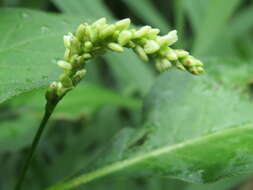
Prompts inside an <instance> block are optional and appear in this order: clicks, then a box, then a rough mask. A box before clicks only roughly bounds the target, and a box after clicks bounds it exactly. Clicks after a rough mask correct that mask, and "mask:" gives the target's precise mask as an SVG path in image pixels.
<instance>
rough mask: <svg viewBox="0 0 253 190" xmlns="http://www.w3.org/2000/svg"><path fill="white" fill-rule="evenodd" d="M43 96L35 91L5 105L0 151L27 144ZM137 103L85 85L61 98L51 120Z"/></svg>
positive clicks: (0, 125) (0, 124)
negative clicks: (108, 106) (107, 106)
mask: <svg viewBox="0 0 253 190" xmlns="http://www.w3.org/2000/svg"><path fill="white" fill-rule="evenodd" d="M44 93H45V92H44V90H39V91H38V90H37V91H33V92H30V93H27V94H24V95H22V96H19V97H17V98H15V99H13V100H12V101H10V102H8V109H7V108H4V109H5V111H2V112H0V113H1V116H2V117H1V118H0V131H1V133H0V152H1V151H17V150H19V149H21V148H23V147H25V146H27V145H28V144H30V143H31V140H32V138H33V135H34V133H35V130H37V127H38V124H39V123H38V122H39V121H40V119H41V118H42V114H43V110H44V105H45V98H44ZM94 94H95V95H94ZM141 104H142V103H141V101H140V100H137V99H133V98H129V97H125V96H122V95H120V94H118V93H116V92H114V91H112V90H109V89H105V88H103V87H100V86H98V85H94V84H87V83H86V84H85V85H80V86H79V87H78V88H77V89H76V90H74V91H73V92H71V93H70V94H69V95H68V96H66V97H65V98H64V100H63V101H62V103H61V104H60V105H59V107H58V108H57V109H56V113H55V114H53V116H52V119H53V120H56V119H63V120H68V119H70V120H74V119H76V118H79V117H80V116H86V117H90V116H91V114H94V113H95V111H97V110H98V109H99V108H101V107H103V106H105V105H110V106H111V107H112V106H113V105H114V106H115V107H116V108H118V107H123V108H129V109H138V108H140V107H141ZM103 121H104V120H103Z"/></svg>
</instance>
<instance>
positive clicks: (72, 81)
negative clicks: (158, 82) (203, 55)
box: [47, 18, 204, 99]
mask: <svg viewBox="0 0 253 190" xmlns="http://www.w3.org/2000/svg"><path fill="white" fill-rule="evenodd" d="M130 23H131V21H130V19H123V20H120V21H118V22H116V23H115V24H107V21H106V19H105V18H101V19H99V20H97V21H96V22H94V23H93V24H91V25H89V24H88V23H84V24H81V25H79V27H78V28H77V30H76V31H75V33H69V34H68V35H65V36H64V45H65V48H66V51H65V55H64V59H63V60H61V61H58V65H59V67H61V68H62V69H63V70H64V73H63V74H62V75H61V76H60V79H59V82H53V83H52V84H51V85H50V88H49V90H48V93H47V98H48V99H51V98H52V97H53V96H58V97H62V96H63V95H64V94H65V93H66V92H67V91H69V90H71V89H72V88H73V87H74V86H76V85H77V84H78V83H79V82H80V80H81V79H82V78H83V77H84V75H85V73H86V70H85V69H84V68H85V63H86V62H87V60H89V59H91V58H93V57H95V56H97V55H100V54H103V53H105V52H106V51H107V50H111V51H115V52H123V51H124V48H131V49H133V50H134V52H135V53H136V54H137V55H138V56H139V57H140V58H141V59H142V60H143V61H145V62H147V61H149V60H151V61H152V62H154V63H155V67H156V68H157V70H158V71H160V72H164V71H167V70H169V69H170V68H172V67H176V68H178V69H180V70H184V71H189V72H190V73H192V74H200V73H202V72H204V70H203V68H202V66H203V64H202V63H201V61H199V60H197V59H196V58H194V57H193V56H191V55H189V53H188V52H187V51H184V50H179V49H172V48H171V47H170V46H171V45H173V44H174V43H175V42H176V41H177V40H178V37H177V32H176V31H175V30H174V31H171V32H169V33H168V34H167V35H164V36H161V35H159V33H160V30H159V29H157V28H151V27H150V26H144V27H142V28H140V29H129V26H130Z"/></svg>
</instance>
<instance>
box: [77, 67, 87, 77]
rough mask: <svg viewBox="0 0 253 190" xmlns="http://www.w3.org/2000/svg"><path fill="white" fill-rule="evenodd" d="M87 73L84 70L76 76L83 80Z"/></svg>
mask: <svg viewBox="0 0 253 190" xmlns="http://www.w3.org/2000/svg"><path fill="white" fill-rule="evenodd" d="M86 73H87V71H86V70H85V69H82V70H80V71H77V72H76V74H75V76H78V77H79V78H83V77H84V76H85V74H86Z"/></svg>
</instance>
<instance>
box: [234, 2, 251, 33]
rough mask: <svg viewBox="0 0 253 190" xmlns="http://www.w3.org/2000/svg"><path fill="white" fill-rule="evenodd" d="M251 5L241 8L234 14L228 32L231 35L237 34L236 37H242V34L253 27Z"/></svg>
mask: <svg viewBox="0 0 253 190" xmlns="http://www.w3.org/2000/svg"><path fill="white" fill-rule="evenodd" d="M252 16H253V6H252V5H251V6H248V7H247V8H245V9H243V10H242V11H240V12H239V13H237V14H236V16H235V17H234V19H233V20H232V23H233V24H231V26H230V27H231V28H230V32H231V33H232V35H233V36H237V37H238V38H240V37H242V35H243V34H245V33H247V32H250V31H251V30H252V28H253V21H252V19H251V18H252Z"/></svg>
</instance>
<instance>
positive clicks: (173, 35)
mask: <svg viewBox="0 0 253 190" xmlns="http://www.w3.org/2000/svg"><path fill="white" fill-rule="evenodd" d="M177 40H178V36H177V31H176V30H173V31H171V32H169V33H168V34H167V35H165V36H161V37H159V38H158V39H157V43H158V44H159V45H160V46H170V45H172V44H174V43H175V42H176V41H177Z"/></svg>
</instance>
